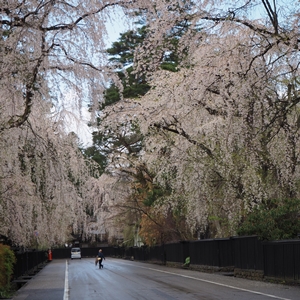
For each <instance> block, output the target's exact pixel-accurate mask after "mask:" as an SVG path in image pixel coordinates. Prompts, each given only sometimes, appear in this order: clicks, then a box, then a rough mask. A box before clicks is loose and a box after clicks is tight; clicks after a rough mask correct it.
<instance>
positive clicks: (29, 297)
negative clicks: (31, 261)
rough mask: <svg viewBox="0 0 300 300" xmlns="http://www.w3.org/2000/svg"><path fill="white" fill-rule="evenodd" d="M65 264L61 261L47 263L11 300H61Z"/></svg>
mask: <svg viewBox="0 0 300 300" xmlns="http://www.w3.org/2000/svg"><path fill="white" fill-rule="evenodd" d="M65 266H66V265H65V264H62V262H61V260H54V261H51V262H50V263H48V264H47V265H46V266H45V268H44V269H42V270H41V271H40V272H39V273H37V274H36V275H35V276H34V277H33V278H32V279H30V280H29V281H28V282H27V283H26V284H25V285H24V286H22V287H21V288H20V289H19V290H18V291H17V292H16V293H15V295H14V297H13V298H12V299H13V300H60V299H61V300H63V297H64V284H65Z"/></svg>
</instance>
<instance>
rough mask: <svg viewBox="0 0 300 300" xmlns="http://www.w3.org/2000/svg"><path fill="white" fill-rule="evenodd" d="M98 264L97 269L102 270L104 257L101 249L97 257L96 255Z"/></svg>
mask: <svg viewBox="0 0 300 300" xmlns="http://www.w3.org/2000/svg"><path fill="white" fill-rule="evenodd" d="M97 259H98V263H99V269H101V268H102V269H103V264H102V262H103V260H105V256H104V254H103V252H102V249H99V252H98V255H97Z"/></svg>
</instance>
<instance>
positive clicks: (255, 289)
mask: <svg viewBox="0 0 300 300" xmlns="http://www.w3.org/2000/svg"><path fill="white" fill-rule="evenodd" d="M299 295H300V287H291V286H285V285H277V284H271V283H266V282H259V281H253V280H246V279H241V278H234V277H229V276H224V275H220V274H208V273H201V272H197V271H190V270H185V269H177V268H169V267H165V266H159V265H153V264H148V263H142V262H136V261H127V260H122V259H112V258H107V259H106V260H105V261H104V268H103V269H101V270H99V269H98V268H97V267H96V266H95V264H94V259H93V258H83V259H81V260H80V259H78V260H75V259H74V260H63V259H62V260H53V261H52V262H50V263H49V264H48V265H47V266H46V267H45V268H44V269H43V270H41V271H40V272H39V273H38V274H37V275H36V276H35V277H34V278H33V279H31V280H30V281H29V282H28V283H27V284H26V285H25V286H23V287H22V288H21V289H20V290H19V291H18V292H17V294H16V295H15V297H14V298H13V300H41V299H43V300H58V299H62V300H83V299H84V300H94V299H104V300H106V299H107V300H113V299H116V300H117V299H118V300H119V299H122V300H132V299H136V300H141V299H146V300H153V299H155V300H163V299H164V300H165V299H167V300H168V299H169V300H171V299H206V300H208V299H210V300H215V299H220V300H226V299H228V300H229V299H230V300H232V299H241V300H250V299H251V300H256V299H259V300H264V299H286V300H288V299H289V300H296V299H299V298H300V296H299Z"/></svg>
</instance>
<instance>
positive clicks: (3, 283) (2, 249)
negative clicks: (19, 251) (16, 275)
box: [0, 244, 16, 297]
mask: <svg viewBox="0 0 300 300" xmlns="http://www.w3.org/2000/svg"><path fill="white" fill-rule="evenodd" d="M15 263H16V257H15V254H14V252H13V251H12V250H10V247H9V246H6V245H2V244H0V297H7V296H9V294H10V288H11V285H10V284H11V279H12V275H13V272H14V264H15Z"/></svg>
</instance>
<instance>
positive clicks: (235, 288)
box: [125, 263, 291, 300]
mask: <svg viewBox="0 0 300 300" xmlns="http://www.w3.org/2000/svg"><path fill="white" fill-rule="evenodd" d="M125 264H126V263H125ZM135 267H138V268H142V269H147V270H152V271H156V272H160V273H165V274H171V275H175V276H180V277H184V278H189V279H194V280H198V281H202V282H206V283H211V284H215V285H219V286H223V287H227V288H230V289H234V290H239V291H243V292H248V293H251V294H256V295H262V296H266V297H269V298H274V299H280V300H291V299H288V298H281V297H277V296H274V295H270V294H265V293H261V292H256V291H252V290H247V289H243V288H239V287H235V286H231V285H226V284H223V283H218V282H214V281H210V280H206V279H200V278H196V277H192V276H187V275H182V274H176V273H172V272H168V271H163V270H159V269H153V268H146V267H141V266H136V265H135Z"/></svg>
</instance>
